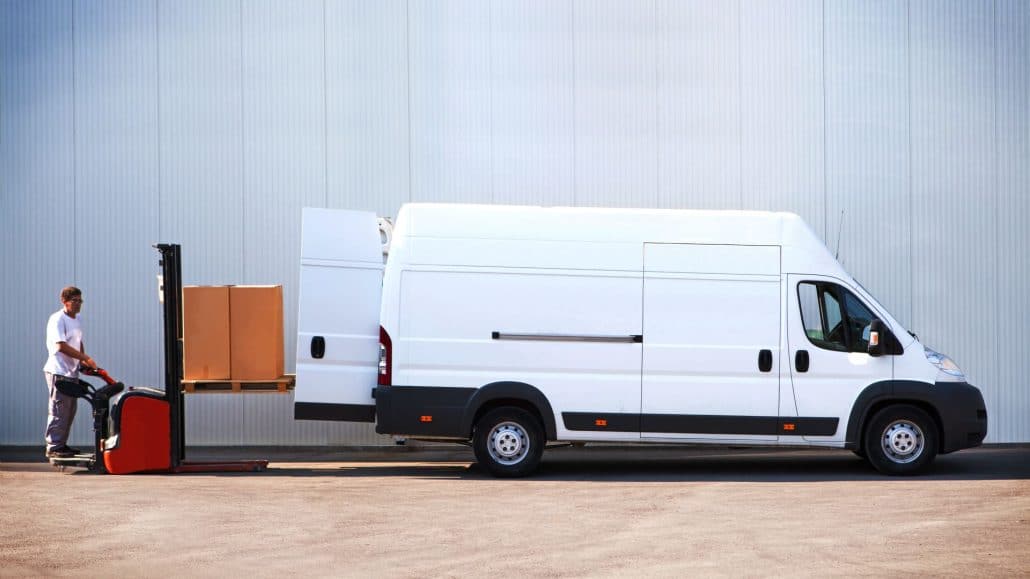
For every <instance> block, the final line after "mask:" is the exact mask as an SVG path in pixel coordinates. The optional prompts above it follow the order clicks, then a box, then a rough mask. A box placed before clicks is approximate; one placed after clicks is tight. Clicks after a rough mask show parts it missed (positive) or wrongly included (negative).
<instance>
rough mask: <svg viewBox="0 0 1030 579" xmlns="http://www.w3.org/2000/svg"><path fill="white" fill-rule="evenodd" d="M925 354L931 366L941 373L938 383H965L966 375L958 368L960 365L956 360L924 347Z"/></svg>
mask: <svg viewBox="0 0 1030 579" xmlns="http://www.w3.org/2000/svg"><path fill="white" fill-rule="evenodd" d="M923 352H924V353H925V354H926V359H927V361H929V362H930V363H931V364H933V365H934V366H936V367H937V370H939V372H938V373H937V381H938V382H965V381H966V375H965V374H964V373H963V372H962V368H959V367H958V364H956V363H955V361H954V360H952V359H951V358H949V357H947V356H945V355H944V354H941V353H940V352H934V351H933V350H931V349H930V348H927V347H926V346H923Z"/></svg>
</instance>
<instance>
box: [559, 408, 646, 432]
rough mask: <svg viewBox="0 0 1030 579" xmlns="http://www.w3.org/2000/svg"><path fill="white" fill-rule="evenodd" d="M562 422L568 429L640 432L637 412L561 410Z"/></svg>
mask: <svg viewBox="0 0 1030 579" xmlns="http://www.w3.org/2000/svg"><path fill="white" fill-rule="evenodd" d="M561 419H562V422H564V423H565V428H567V429H569V430H594V431H597V432H640V415H639V414H617V413H615V414H613V413H610V412H562V413H561Z"/></svg>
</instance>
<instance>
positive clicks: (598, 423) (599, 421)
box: [594, 418, 608, 426]
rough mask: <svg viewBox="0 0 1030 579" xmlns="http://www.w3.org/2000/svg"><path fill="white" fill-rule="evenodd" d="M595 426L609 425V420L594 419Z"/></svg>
mask: <svg viewBox="0 0 1030 579" xmlns="http://www.w3.org/2000/svg"><path fill="white" fill-rule="evenodd" d="M594 426H608V421H607V420H605V419H604V418H598V419H597V420H595V421H594Z"/></svg>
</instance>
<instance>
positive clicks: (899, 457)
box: [880, 420, 926, 464]
mask: <svg viewBox="0 0 1030 579" xmlns="http://www.w3.org/2000/svg"><path fill="white" fill-rule="evenodd" d="M925 441H926V438H925V437H924V436H923V430H922V429H921V428H919V425H918V424H916V423H914V422H912V421H910V420H895V421H894V422H891V423H890V424H889V425H887V428H885V429H884V430H883V436H881V437H880V446H881V447H882V448H883V454H884V455H885V456H886V457H887V458H888V459H889V460H890V461H891V462H894V463H897V464H908V463H910V462H912V461H914V460H916V459H918V458H919V457H920V456H922V454H923V447H924V446H925V443H926V442H925Z"/></svg>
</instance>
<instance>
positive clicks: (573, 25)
mask: <svg viewBox="0 0 1030 579" xmlns="http://www.w3.org/2000/svg"><path fill="white" fill-rule="evenodd" d="M569 4H570V5H571V7H570V10H571V11H572V17H571V18H569V28H570V31H569V33H570V34H571V36H572V206H573V207H576V206H578V205H579V203H578V202H577V201H576V193H577V191H576V173H577V171H576V88H577V87H576V79H577V78H579V77H578V76H577V74H576V0H569Z"/></svg>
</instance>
